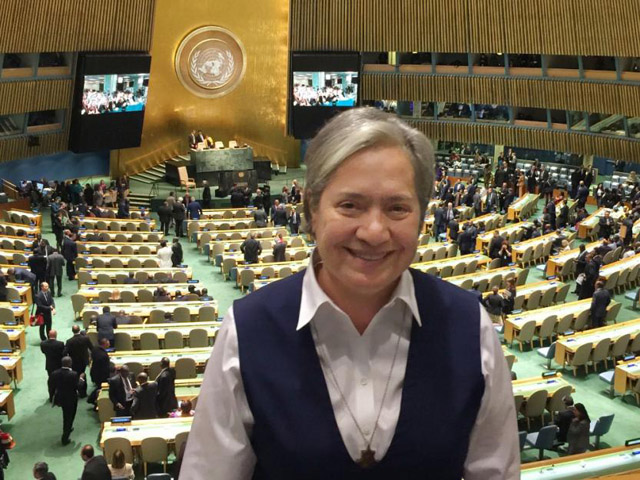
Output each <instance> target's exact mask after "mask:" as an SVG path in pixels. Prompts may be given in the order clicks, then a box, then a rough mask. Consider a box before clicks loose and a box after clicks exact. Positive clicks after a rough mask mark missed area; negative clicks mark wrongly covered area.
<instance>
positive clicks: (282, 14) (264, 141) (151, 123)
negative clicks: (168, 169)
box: [111, 0, 299, 175]
mask: <svg viewBox="0 0 640 480" xmlns="http://www.w3.org/2000/svg"><path fill="white" fill-rule="evenodd" d="M288 15H289V2H288V0H262V1H260V2H256V1H255V0H236V1H234V2H233V3H228V2H193V1H192V0H177V1H171V2H169V1H164V2H158V3H157V6H156V14H155V20H154V35H153V42H152V48H151V55H152V57H153V60H152V63H151V80H150V89H149V99H148V104H147V109H146V112H145V124H144V131H143V136H142V146H141V147H140V148H135V149H127V150H120V151H118V152H114V153H113V154H112V159H111V160H112V161H111V173H112V175H117V174H120V173H122V172H126V173H129V174H131V173H136V172H139V171H142V170H144V169H146V168H149V167H151V166H153V165H156V164H158V163H161V162H163V161H165V160H167V159H168V158H171V157H172V156H175V155H177V154H179V153H185V152H186V151H187V150H188V145H187V136H188V134H189V132H190V131H191V130H192V129H201V130H203V131H204V132H205V133H208V134H210V135H211V136H212V137H213V138H214V140H221V141H223V142H225V144H226V143H227V142H228V141H229V140H232V139H237V140H240V141H241V142H246V143H248V144H250V145H252V146H253V147H254V153H255V155H258V156H262V155H263V156H268V157H269V158H271V159H272V160H276V161H278V162H280V163H281V164H283V165H284V164H288V165H290V166H295V165H297V164H298V161H299V145H298V142H296V141H295V140H293V139H291V138H288V137H286V135H285V127H286V120H287V116H286V102H287V88H288V87H287V68H288V22H289V17H288ZM206 25H217V26H220V27H224V28H226V29H228V30H230V31H231V32H233V33H234V34H235V35H237V36H238V37H239V38H240V40H241V41H242V42H243V44H244V47H245V50H246V54H247V69H246V74H245V77H244V79H243V81H242V83H240V85H239V86H238V87H237V88H236V89H235V90H234V91H233V92H231V93H229V94H228V95H226V96H224V97H220V98H215V99H202V98H199V97H196V96H195V95H193V94H191V93H190V92H189V91H187V90H186V89H185V88H184V87H183V86H182V85H181V84H180V82H179V80H178V78H177V76H176V73H175V70H174V57H175V54H176V50H177V49H178V46H179V44H180V42H181V41H182V39H183V38H184V37H185V36H186V35H188V34H189V33H190V32H191V31H193V30H195V29H197V28H199V27H202V26H206Z"/></svg>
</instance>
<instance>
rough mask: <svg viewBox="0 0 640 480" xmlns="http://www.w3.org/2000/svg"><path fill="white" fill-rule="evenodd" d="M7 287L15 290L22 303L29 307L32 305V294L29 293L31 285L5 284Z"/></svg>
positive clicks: (21, 283)
mask: <svg viewBox="0 0 640 480" xmlns="http://www.w3.org/2000/svg"><path fill="white" fill-rule="evenodd" d="M7 287H11V288H15V289H16V290H17V291H18V293H19V294H20V298H21V299H22V303H26V304H27V305H31V304H32V303H33V292H32V291H31V285H29V284H28V283H24V282H7Z"/></svg>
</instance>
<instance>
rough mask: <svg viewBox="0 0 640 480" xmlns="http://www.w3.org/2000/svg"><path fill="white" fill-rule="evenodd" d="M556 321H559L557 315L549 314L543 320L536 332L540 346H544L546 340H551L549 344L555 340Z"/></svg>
mask: <svg viewBox="0 0 640 480" xmlns="http://www.w3.org/2000/svg"><path fill="white" fill-rule="evenodd" d="M556 323H558V317H557V316H556V315H549V316H548V317H547V318H545V319H544V320H543V321H542V324H541V325H540V328H539V329H538V331H537V333H536V336H537V337H538V341H539V342H540V347H542V346H543V341H544V340H549V344H551V342H552V341H553V334H554V332H555V327H556Z"/></svg>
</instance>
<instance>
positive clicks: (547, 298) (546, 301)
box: [540, 287, 556, 308]
mask: <svg viewBox="0 0 640 480" xmlns="http://www.w3.org/2000/svg"><path fill="white" fill-rule="evenodd" d="M555 296H556V287H552V288H549V289H547V290H546V291H545V292H544V293H543V294H542V297H541V298H540V308H545V307H550V306H551V305H553V299H554V298H555Z"/></svg>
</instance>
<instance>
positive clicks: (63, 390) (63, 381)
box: [49, 357, 79, 445]
mask: <svg viewBox="0 0 640 480" xmlns="http://www.w3.org/2000/svg"><path fill="white" fill-rule="evenodd" d="M71 364H72V361H71V358H70V357H63V358H62V367H61V368H59V369H57V370H56V371H55V372H53V374H52V375H51V377H50V378H49V390H50V391H51V390H52V391H53V404H54V405H55V406H58V407H62V444H63V445H68V444H69V435H71V432H72V431H73V420H74V419H75V418H76V410H77V408H78V378H79V377H78V374H77V373H76V372H74V371H73V370H72V369H71Z"/></svg>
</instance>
